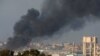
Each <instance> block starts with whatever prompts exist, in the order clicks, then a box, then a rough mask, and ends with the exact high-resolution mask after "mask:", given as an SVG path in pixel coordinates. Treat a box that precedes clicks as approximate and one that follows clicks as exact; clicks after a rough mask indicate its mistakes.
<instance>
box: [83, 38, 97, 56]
mask: <svg viewBox="0 0 100 56" xmlns="http://www.w3.org/2000/svg"><path fill="white" fill-rule="evenodd" d="M96 44H97V38H96V37H91V36H84V37H83V56H96Z"/></svg>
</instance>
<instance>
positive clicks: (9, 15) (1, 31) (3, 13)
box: [0, 0, 43, 41]
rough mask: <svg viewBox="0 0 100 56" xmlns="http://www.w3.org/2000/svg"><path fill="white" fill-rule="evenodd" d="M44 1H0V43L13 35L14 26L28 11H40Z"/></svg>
mask: <svg viewBox="0 0 100 56" xmlns="http://www.w3.org/2000/svg"><path fill="white" fill-rule="evenodd" d="M42 2H43V0H0V41H3V40H6V39H7V37H9V36H11V35H12V32H13V26H14V24H15V23H16V21H18V20H19V19H20V17H21V16H22V15H23V14H26V12H27V10H28V9H31V8H35V9H38V10H40V8H41V5H42Z"/></svg>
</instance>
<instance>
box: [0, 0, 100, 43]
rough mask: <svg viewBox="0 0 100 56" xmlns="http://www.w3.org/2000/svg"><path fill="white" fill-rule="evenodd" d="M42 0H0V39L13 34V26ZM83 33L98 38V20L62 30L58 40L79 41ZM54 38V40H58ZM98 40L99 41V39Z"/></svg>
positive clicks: (39, 6)
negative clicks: (69, 30)
mask: <svg viewBox="0 0 100 56" xmlns="http://www.w3.org/2000/svg"><path fill="white" fill-rule="evenodd" d="M42 2H43V0H0V41H6V40H7V38H8V37H9V36H12V34H13V26H14V24H15V23H16V22H17V21H18V20H19V19H20V17H21V16H22V15H24V14H26V12H27V10H28V9H30V8H36V9H38V10H40V8H41V7H42V6H41V5H42ZM84 35H96V36H97V37H98V38H99V39H100V22H96V23H88V24H87V25H86V27H84V28H83V29H82V30H79V31H75V32H74V31H71V32H69V33H66V32H64V34H62V36H61V37H63V38H60V39H59V38H58V39H59V40H62V41H65V42H70V41H75V42H79V41H80V40H81V38H82V36H84ZM59 40H56V41H59ZM99 42H100V41H99Z"/></svg>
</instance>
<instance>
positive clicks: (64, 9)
mask: <svg viewBox="0 0 100 56" xmlns="http://www.w3.org/2000/svg"><path fill="white" fill-rule="evenodd" d="M99 6H100V1H99V0H46V1H45V2H44V4H43V7H42V10H41V13H39V11H37V10H35V9H34V8H32V9H29V10H28V12H27V14H26V15H24V16H22V17H21V20H19V21H18V22H17V23H16V24H15V26H14V36H13V37H10V38H9V39H8V43H7V48H10V49H17V48H19V47H23V46H25V45H27V44H28V43H29V42H30V41H31V40H32V39H35V38H37V37H40V38H41V37H43V36H45V35H47V36H52V35H53V34H54V33H55V32H57V31H59V30H60V29H61V28H62V27H64V26H66V27H67V28H69V30H79V29H81V28H83V27H84V26H85V23H86V22H87V21H88V22H89V21H94V20H99V18H95V19H94V18H84V17H89V16H90V15H91V16H97V17H99V15H100V7H99Z"/></svg>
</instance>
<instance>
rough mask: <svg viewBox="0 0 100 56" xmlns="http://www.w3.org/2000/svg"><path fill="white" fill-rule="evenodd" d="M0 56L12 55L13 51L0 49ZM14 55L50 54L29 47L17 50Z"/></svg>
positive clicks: (43, 55)
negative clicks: (24, 49)
mask: <svg viewBox="0 0 100 56" xmlns="http://www.w3.org/2000/svg"><path fill="white" fill-rule="evenodd" d="M0 56H14V51H11V50H8V49H3V50H1V51H0ZM16 56H51V55H45V54H44V53H41V52H39V51H38V50H35V49H31V50H26V51H23V52H22V53H20V52H18V54H17V55H16Z"/></svg>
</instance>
